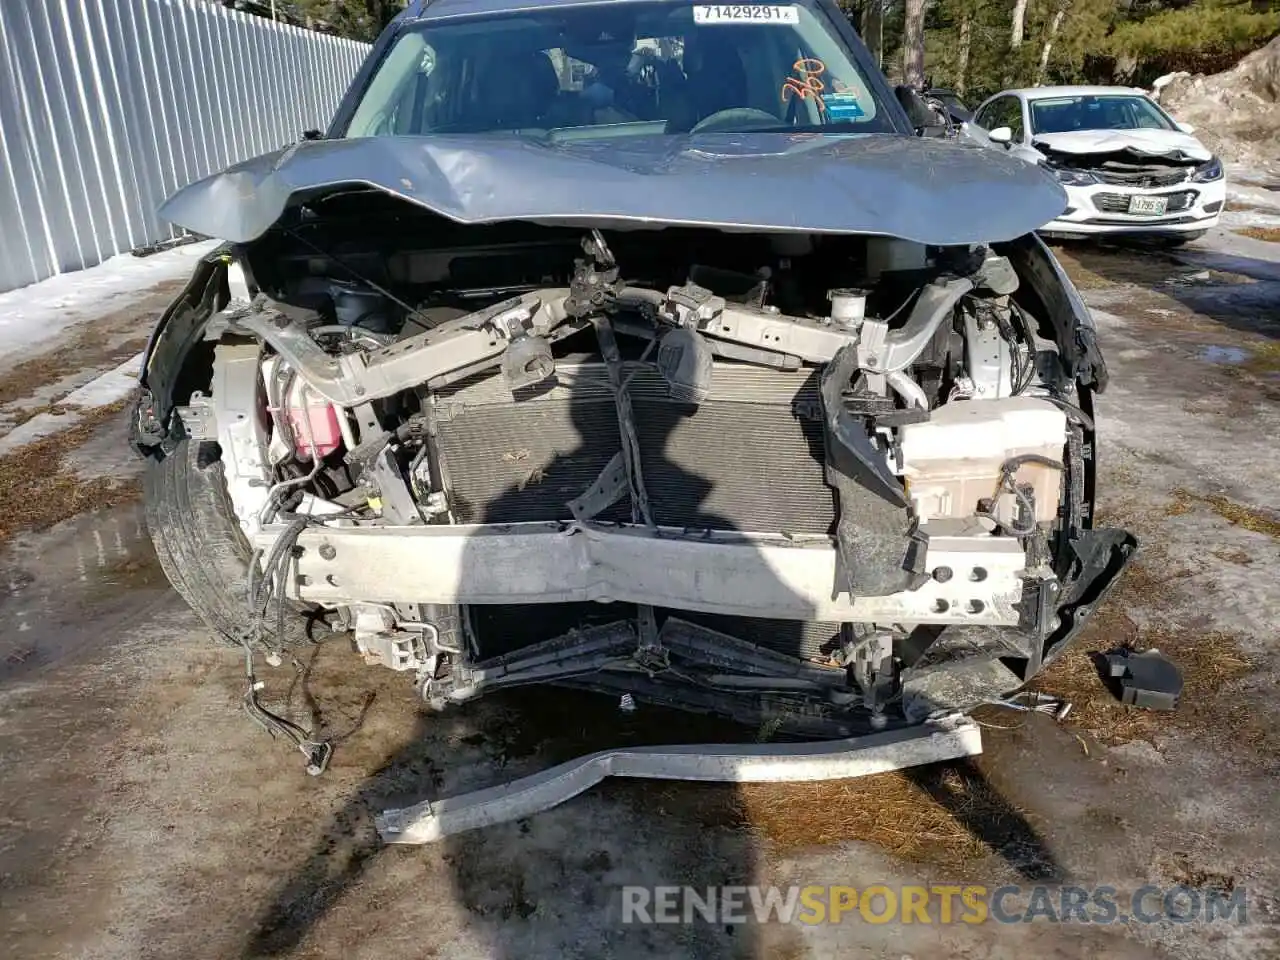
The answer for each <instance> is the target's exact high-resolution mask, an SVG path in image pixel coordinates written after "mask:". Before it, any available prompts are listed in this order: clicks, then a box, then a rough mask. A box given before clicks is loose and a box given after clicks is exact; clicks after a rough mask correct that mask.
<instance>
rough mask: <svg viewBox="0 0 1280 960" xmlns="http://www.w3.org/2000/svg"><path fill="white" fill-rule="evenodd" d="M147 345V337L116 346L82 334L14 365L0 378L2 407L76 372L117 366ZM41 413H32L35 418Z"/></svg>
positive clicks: (101, 337)
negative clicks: (53, 348) (35, 414)
mask: <svg viewBox="0 0 1280 960" xmlns="http://www.w3.org/2000/svg"><path fill="white" fill-rule="evenodd" d="M146 345H147V338H146V337H131V338H130V339H128V340H124V341H123V342H119V343H116V344H114V345H113V344H112V343H111V341H110V338H109V337H104V336H103V335H101V334H93V333H91V332H90V331H88V330H86V331H83V332H81V333H80V334H78V335H77V336H76V337H75V338H74V339H72V340H71V341H70V342H69V343H66V344H64V345H62V346H60V347H58V348H57V349H55V350H51V351H49V352H48V353H42V354H40V356H38V357H32V358H31V359H30V360H23V361H22V362H21V363H18V364H17V365H16V366H14V368H13V369H12V370H11V371H10V372H9V373H8V374H6V375H5V377H4V378H3V379H0V405H3V404H6V403H12V402H13V401H15V400H21V399H23V398H25V397H30V396H33V395H34V394H35V393H36V391H38V390H39V389H40V388H41V387H44V386H47V385H48V384H51V383H55V382H57V381H58V380H61V379H62V378H63V377H65V376H66V375H67V374H68V373H70V372H73V371H77V370H85V369H103V370H109V369H111V368H112V367H117V366H119V365H120V364H122V363H124V362H125V361H126V360H128V359H129V358H130V357H133V356H136V355H137V354H138V353H139V352H140V351H141V350H142V349H143V348H144V347H146ZM38 412H40V411H38V410H37V411H31V413H32V414H33V415H34V413H38Z"/></svg>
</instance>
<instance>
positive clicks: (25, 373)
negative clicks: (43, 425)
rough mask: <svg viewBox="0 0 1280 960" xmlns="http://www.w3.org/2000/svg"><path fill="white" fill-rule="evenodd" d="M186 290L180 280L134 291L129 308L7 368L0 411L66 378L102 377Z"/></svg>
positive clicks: (138, 346)
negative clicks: (71, 375)
mask: <svg viewBox="0 0 1280 960" xmlns="http://www.w3.org/2000/svg"><path fill="white" fill-rule="evenodd" d="M185 284H186V280H185V279H183V280H166V281H164V282H162V283H158V284H156V285H155V286H154V287H152V288H151V289H149V290H145V291H139V297H138V298H137V299H136V300H135V302H133V303H131V304H130V305H129V306H127V307H125V308H123V309H120V310H114V311H110V312H107V313H104V314H103V315H101V316H98V317H95V318H94V319H93V320H91V321H86V322H83V323H79V324H76V325H75V326H73V327H71V328H70V329H69V330H68V331H67V333H66V334H65V335H64V336H63V337H62V338H61V340H62V342H61V343H60V344H59V345H58V346H56V347H54V348H53V349H51V350H48V351H47V352H45V353H41V354H39V355H38V356H35V357H31V358H30V359H27V360H23V361H21V362H19V363H17V364H15V365H14V366H12V367H9V368H7V369H6V370H5V372H4V375H3V377H0V406H4V405H5V404H8V403H12V402H13V401H15V400H21V399H24V398H26V397H30V396H34V395H35V393H36V392H37V391H38V390H40V389H41V388H42V387H45V386H48V385H49V384H51V383H56V382H57V381H59V380H61V379H62V378H63V377H65V376H66V375H67V374H69V373H75V372H77V371H80V370H97V371H106V370H109V369H111V368H112V367H116V366H119V365H120V364H122V363H124V362H125V361H126V360H128V359H129V358H130V357H132V356H135V355H136V354H138V353H139V352H140V351H141V350H142V349H143V348H144V347H145V346H146V345H147V335H148V334H149V333H150V332H151V327H152V326H153V325H154V323H155V321H156V318H157V316H158V315H159V314H160V313H161V312H163V311H164V309H165V308H166V307H167V306H168V305H169V303H170V302H172V300H173V298H174V296H175V295H176V294H177V293H178V292H179V291H180V290H181V289H182V288H183V286H184V285H185Z"/></svg>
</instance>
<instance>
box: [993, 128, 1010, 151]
mask: <svg viewBox="0 0 1280 960" xmlns="http://www.w3.org/2000/svg"><path fill="white" fill-rule="evenodd" d="M987 139H988V140H990V141H991V142H992V143H1003V144H1004V145H1005V146H1006V147H1007V146H1009V144H1011V143H1013V128H1012V127H996V128H995V129H994V130H988V131H987Z"/></svg>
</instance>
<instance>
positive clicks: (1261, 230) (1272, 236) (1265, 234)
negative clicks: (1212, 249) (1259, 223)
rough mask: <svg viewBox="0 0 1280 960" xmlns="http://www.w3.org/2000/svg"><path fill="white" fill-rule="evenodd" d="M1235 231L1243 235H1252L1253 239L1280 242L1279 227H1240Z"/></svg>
mask: <svg viewBox="0 0 1280 960" xmlns="http://www.w3.org/2000/svg"><path fill="white" fill-rule="evenodd" d="M1236 233H1238V234H1240V235H1241V236H1244V237H1252V238H1253V239H1254V240H1266V241H1267V242H1268V243H1280V227H1241V228H1240V229H1238V230H1237V231H1236Z"/></svg>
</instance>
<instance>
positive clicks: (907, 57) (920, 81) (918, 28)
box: [902, 0, 928, 90]
mask: <svg viewBox="0 0 1280 960" xmlns="http://www.w3.org/2000/svg"><path fill="white" fill-rule="evenodd" d="M927 6H928V0H906V2H905V9H906V23H905V24H904V25H903V30H902V82H903V83H905V84H906V85H907V86H910V87H915V88H916V89H917V90H922V89H924V11H925V8H926V7H927Z"/></svg>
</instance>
